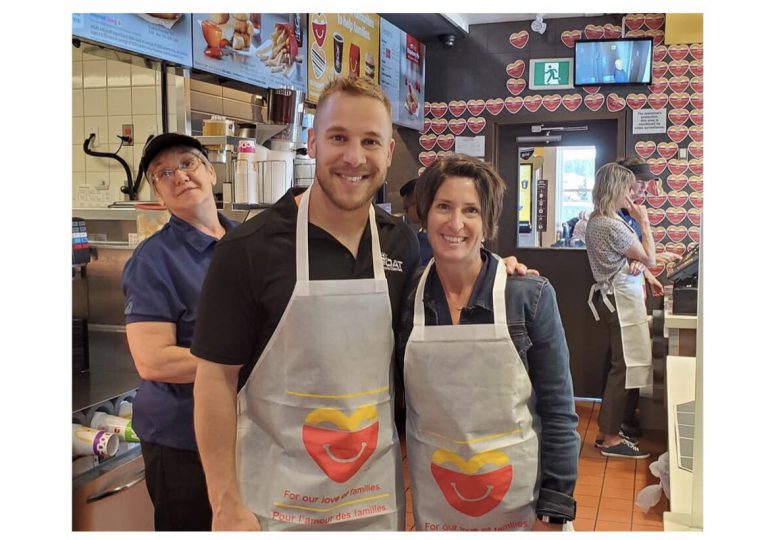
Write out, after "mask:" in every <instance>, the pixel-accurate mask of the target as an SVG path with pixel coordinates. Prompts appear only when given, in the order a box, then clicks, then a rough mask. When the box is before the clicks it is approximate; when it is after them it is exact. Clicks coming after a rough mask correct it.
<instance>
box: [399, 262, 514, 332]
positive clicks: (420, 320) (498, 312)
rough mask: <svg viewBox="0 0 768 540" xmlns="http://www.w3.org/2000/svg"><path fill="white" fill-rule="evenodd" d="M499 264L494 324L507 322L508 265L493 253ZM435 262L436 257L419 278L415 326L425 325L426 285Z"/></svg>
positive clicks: (495, 292) (494, 298) (494, 297)
mask: <svg viewBox="0 0 768 540" xmlns="http://www.w3.org/2000/svg"><path fill="white" fill-rule="evenodd" d="M491 255H492V256H493V257H494V258H495V259H496V261H497V262H498V264H497V265H496V276H495V277H494V279H493V322H494V324H501V325H505V326H506V324H507V303H506V299H505V292H506V289H507V267H506V266H504V263H503V262H502V261H501V259H500V258H499V256H498V255H496V254H495V253H492V254H491ZM434 264H435V259H434V258H433V259H431V260H430V261H429V263H428V264H427V267H426V268H424V273H423V274H421V278H420V279H419V285H418V287H417V288H416V298H415V304H414V307H413V326H414V327H416V326H424V287H425V285H426V283H427V276H428V275H429V271H430V270H431V269H432V266H433V265H434Z"/></svg>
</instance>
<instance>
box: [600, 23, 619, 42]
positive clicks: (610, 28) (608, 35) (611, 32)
mask: <svg viewBox="0 0 768 540" xmlns="http://www.w3.org/2000/svg"><path fill="white" fill-rule="evenodd" d="M603 37H604V38H605V39H616V38H620V37H621V27H620V26H616V25H615V24H610V23H608V24H604V25H603Z"/></svg>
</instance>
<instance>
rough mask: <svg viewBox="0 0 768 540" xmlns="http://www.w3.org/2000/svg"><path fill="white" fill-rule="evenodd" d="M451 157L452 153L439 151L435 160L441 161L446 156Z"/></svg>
mask: <svg viewBox="0 0 768 540" xmlns="http://www.w3.org/2000/svg"><path fill="white" fill-rule="evenodd" d="M452 155H453V152H446V151H443V150H440V151H439V152H438V153H437V159H443V158H445V157H447V156H452Z"/></svg>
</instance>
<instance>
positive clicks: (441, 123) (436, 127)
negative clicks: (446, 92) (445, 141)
mask: <svg viewBox="0 0 768 540" xmlns="http://www.w3.org/2000/svg"><path fill="white" fill-rule="evenodd" d="M446 129H448V120H446V119H445V118H433V119H432V132H433V133H437V134H438V135H440V134H441V133H442V132H443V131H445V130H446Z"/></svg>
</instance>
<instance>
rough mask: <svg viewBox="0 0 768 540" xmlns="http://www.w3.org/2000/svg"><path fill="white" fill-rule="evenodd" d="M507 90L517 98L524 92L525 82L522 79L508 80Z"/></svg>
mask: <svg viewBox="0 0 768 540" xmlns="http://www.w3.org/2000/svg"><path fill="white" fill-rule="evenodd" d="M507 90H509V93H510V94H512V95H513V96H517V95H519V94H520V92H522V91H523V90H525V80H523V79H509V80H508V81H507Z"/></svg>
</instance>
